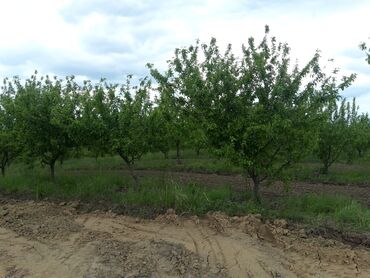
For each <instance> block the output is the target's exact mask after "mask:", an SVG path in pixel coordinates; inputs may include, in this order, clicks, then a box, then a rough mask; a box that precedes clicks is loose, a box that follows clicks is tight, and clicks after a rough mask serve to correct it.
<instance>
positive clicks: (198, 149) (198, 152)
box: [196, 148, 200, 156]
mask: <svg viewBox="0 0 370 278" xmlns="http://www.w3.org/2000/svg"><path fill="white" fill-rule="evenodd" d="M196 152H197V156H199V155H200V148H197V149H196Z"/></svg>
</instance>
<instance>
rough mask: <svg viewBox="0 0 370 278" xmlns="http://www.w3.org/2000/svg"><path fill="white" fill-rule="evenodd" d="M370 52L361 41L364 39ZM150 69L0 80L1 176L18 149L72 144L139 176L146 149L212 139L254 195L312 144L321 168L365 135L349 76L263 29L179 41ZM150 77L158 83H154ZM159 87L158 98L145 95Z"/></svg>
mask: <svg viewBox="0 0 370 278" xmlns="http://www.w3.org/2000/svg"><path fill="white" fill-rule="evenodd" d="M362 48H363V49H364V50H365V51H366V46H362ZM148 68H149V69H150V74H151V78H144V79H141V80H140V82H139V83H138V84H136V85H133V84H132V83H133V82H132V76H128V77H127V79H126V80H125V81H124V82H123V83H122V84H116V83H114V84H112V83H109V82H108V81H107V80H105V79H102V80H100V81H99V82H97V83H92V82H90V81H84V82H83V84H79V83H78V82H76V80H75V78H74V77H73V76H69V77H66V78H65V79H59V78H58V77H50V76H41V77H40V76H38V74H37V72H36V73H35V74H34V75H32V76H31V77H30V78H29V79H27V80H25V81H22V80H20V79H19V78H18V77H14V78H12V79H5V80H4V82H3V86H2V88H1V95H0V167H1V171H2V174H3V175H5V169H6V168H7V167H8V166H9V164H10V163H11V162H12V161H14V159H16V158H18V159H20V160H23V161H25V162H27V163H33V162H35V161H39V162H40V163H42V164H43V165H46V166H48V167H49V168H50V175H51V178H52V179H53V180H54V178H55V164H56V162H57V161H58V160H60V161H63V159H64V158H66V157H68V156H69V155H70V154H71V153H78V151H79V150H82V149H84V150H88V151H89V152H90V153H91V154H93V155H94V156H95V157H98V156H102V155H105V154H110V155H113V154H116V155H119V156H120V157H121V158H122V160H123V161H124V162H125V163H126V165H127V167H128V169H129V170H130V173H131V175H132V177H133V179H134V181H135V184H136V186H139V180H138V177H137V175H136V174H135V167H134V165H135V162H136V161H138V160H139V159H140V158H141V157H142V156H143V155H144V154H145V153H147V152H155V151H160V152H162V153H163V155H164V157H165V158H166V157H168V152H169V150H170V149H176V158H177V161H178V163H181V154H180V151H181V149H182V148H184V146H185V145H188V146H191V147H192V148H194V149H195V150H196V151H197V152H199V151H200V150H201V149H205V148H207V149H209V150H211V151H212V152H213V153H214V154H216V155H218V156H219V157H221V158H226V159H228V160H229V161H231V162H232V163H233V164H234V165H237V166H240V167H241V168H242V169H243V171H244V173H245V175H246V176H248V177H249V178H250V179H251V180H252V182H253V189H254V196H255V199H256V200H257V201H259V200H260V197H259V187H260V184H261V182H263V181H264V180H266V179H271V178H280V177H282V174H283V173H284V170H286V169H287V168H289V167H290V166H291V165H293V164H294V163H297V162H299V161H301V160H302V159H303V158H305V157H307V155H309V154H312V153H314V154H316V156H317V157H318V158H319V159H320V160H321V161H322V169H321V172H322V173H323V174H326V173H328V169H329V167H330V166H331V165H332V164H333V163H334V162H335V161H337V160H338V159H339V158H340V157H341V156H343V155H345V156H346V157H347V160H348V162H349V163H351V162H352V161H353V160H354V159H356V157H361V156H363V155H364V154H365V152H366V151H367V150H368V148H369V145H370V122H369V117H368V115H367V114H359V113H358V107H357V105H356V103H355V100H353V102H352V103H349V102H346V100H345V99H341V97H340V92H341V91H342V90H344V89H345V88H347V87H349V86H350V85H351V84H352V82H353V81H354V79H355V75H354V74H352V75H350V76H344V77H341V78H338V72H337V71H334V72H332V73H330V74H328V73H326V72H325V71H324V70H323V68H322V67H321V66H320V55H319V53H318V52H317V53H315V54H314V55H313V57H312V58H311V60H310V61H309V62H308V63H307V64H306V65H304V66H303V67H299V66H298V65H297V64H293V63H292V61H291V59H290V48H289V46H288V45H287V44H285V43H280V42H278V41H277V40H276V38H275V37H271V36H270V35H269V29H268V27H267V26H266V29H265V36H264V37H263V39H262V41H260V42H259V43H256V42H255V40H254V39H253V38H250V39H249V40H248V43H247V44H246V45H243V46H242V54H241V56H240V57H237V56H236V55H235V54H234V53H233V51H232V47H231V45H228V46H227V48H226V50H225V51H221V50H220V48H219V46H218V45H217V42H216V39H212V40H211V41H210V43H209V44H200V43H199V42H196V43H195V45H191V46H189V47H186V48H180V49H176V50H175V54H174V57H173V58H172V59H171V60H170V61H169V62H168V67H167V70H165V71H164V72H161V71H159V70H157V69H156V68H155V67H154V65H152V64H148ZM153 81H154V82H153ZM153 92H155V95H156V97H155V99H154V100H153V99H151V96H153V95H154V94H153Z"/></svg>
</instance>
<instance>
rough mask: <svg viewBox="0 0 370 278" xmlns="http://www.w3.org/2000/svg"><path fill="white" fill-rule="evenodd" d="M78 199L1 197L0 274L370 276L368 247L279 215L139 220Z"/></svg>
mask: <svg viewBox="0 0 370 278" xmlns="http://www.w3.org/2000/svg"><path fill="white" fill-rule="evenodd" d="M78 206H79V204H78V203H71V204H64V203H62V204H53V203H48V202H33V201H27V202H26V201H15V200H5V199H2V200H0V277H48V278H49V277H370V264H369V262H370V250H369V249H365V248H360V247H356V248H352V247H350V246H348V245H345V244H343V243H341V242H337V241H334V240H325V239H322V238H320V237H315V238H312V237H309V236H307V235H306V234H305V232H304V231H302V230H294V229H290V228H289V227H287V226H286V222H285V221H284V220H280V221H275V222H274V223H264V222H263V221H261V219H260V216H258V215H254V216H253V215H249V216H245V217H233V218H229V217H226V216H224V215H222V214H218V213H214V214H209V215H207V216H206V217H204V218H202V219H198V218H197V217H192V218H182V217H179V216H177V215H176V214H175V213H174V212H173V211H168V212H167V214H165V215H161V216H159V217H158V218H157V219H155V220H141V219H134V218H130V217H126V216H119V215H115V214H113V213H103V212H98V211H97V212H94V213H82V212H81V211H80V210H79V208H78Z"/></svg>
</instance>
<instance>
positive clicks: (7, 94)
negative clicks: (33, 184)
mask: <svg viewBox="0 0 370 278" xmlns="http://www.w3.org/2000/svg"><path fill="white" fill-rule="evenodd" d="M13 90H14V88H13V87H12V86H9V83H8V80H7V79H5V80H4V86H3V87H2V91H3V93H2V94H1V95H0V168H1V174H2V176H5V169H6V167H8V166H9V164H10V163H11V162H12V161H13V160H14V159H15V158H16V156H17V155H18V154H19V144H18V142H17V140H16V136H15V135H16V134H15V129H14V126H15V115H14V99H13V98H12V96H11V95H12V92H13Z"/></svg>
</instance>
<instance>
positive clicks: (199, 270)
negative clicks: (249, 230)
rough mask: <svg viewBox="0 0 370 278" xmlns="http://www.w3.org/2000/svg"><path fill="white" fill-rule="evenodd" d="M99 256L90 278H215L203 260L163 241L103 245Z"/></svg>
mask: <svg viewBox="0 0 370 278" xmlns="http://www.w3.org/2000/svg"><path fill="white" fill-rule="evenodd" d="M96 252H97V255H98V257H99V259H98V260H97V261H96V262H95V264H94V267H93V268H91V269H90V273H89V275H88V276H89V277H212V275H210V273H209V268H208V267H207V264H206V263H205V262H204V260H203V259H202V258H200V257H199V256H197V255H195V254H194V253H192V252H190V251H188V250H186V249H185V248H184V247H183V246H181V245H179V244H171V243H168V242H165V241H161V240H158V241H157V240H153V241H150V242H145V241H144V242H122V241H117V240H109V241H101V242H99V243H98V244H97V246H96ZM218 277H221V276H220V275H218Z"/></svg>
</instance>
